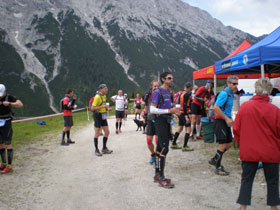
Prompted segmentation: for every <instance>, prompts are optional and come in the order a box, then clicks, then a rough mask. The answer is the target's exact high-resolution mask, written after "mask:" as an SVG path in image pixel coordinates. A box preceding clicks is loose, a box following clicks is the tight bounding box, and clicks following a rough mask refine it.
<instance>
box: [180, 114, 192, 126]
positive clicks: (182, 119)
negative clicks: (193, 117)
mask: <svg viewBox="0 0 280 210" xmlns="http://www.w3.org/2000/svg"><path fill="white" fill-rule="evenodd" d="M186 116H188V115H186ZM178 118H179V126H185V127H190V126H191V123H186V118H185V115H184V114H181V115H180V116H179V117H178Z"/></svg>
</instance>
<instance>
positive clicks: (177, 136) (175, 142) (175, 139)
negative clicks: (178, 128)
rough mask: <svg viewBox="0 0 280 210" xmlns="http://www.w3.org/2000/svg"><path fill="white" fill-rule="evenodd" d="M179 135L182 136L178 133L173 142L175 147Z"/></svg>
mask: <svg viewBox="0 0 280 210" xmlns="http://www.w3.org/2000/svg"><path fill="white" fill-rule="evenodd" d="M179 135H180V133H178V132H176V133H175V135H174V139H173V142H172V144H173V145H175V144H177V143H176V141H177V139H178V137H179Z"/></svg>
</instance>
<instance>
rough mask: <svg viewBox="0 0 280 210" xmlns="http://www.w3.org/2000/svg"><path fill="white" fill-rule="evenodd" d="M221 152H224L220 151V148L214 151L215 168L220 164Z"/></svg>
mask: <svg viewBox="0 0 280 210" xmlns="http://www.w3.org/2000/svg"><path fill="white" fill-rule="evenodd" d="M223 154H224V152H221V151H220V150H217V152H216V155H215V157H214V159H215V160H216V162H217V165H216V167H217V168H218V167H220V166H221V162H222V157H223Z"/></svg>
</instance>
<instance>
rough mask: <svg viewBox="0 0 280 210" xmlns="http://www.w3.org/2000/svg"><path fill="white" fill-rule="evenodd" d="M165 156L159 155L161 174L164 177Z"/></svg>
mask: <svg viewBox="0 0 280 210" xmlns="http://www.w3.org/2000/svg"><path fill="white" fill-rule="evenodd" d="M164 166H165V157H162V156H159V174H160V177H164Z"/></svg>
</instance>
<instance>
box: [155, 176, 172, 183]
mask: <svg viewBox="0 0 280 210" xmlns="http://www.w3.org/2000/svg"><path fill="white" fill-rule="evenodd" d="M162 180H166V181H167V182H171V179H168V178H165V177H161V176H159V175H156V176H154V183H159V182H160V181H162Z"/></svg>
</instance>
